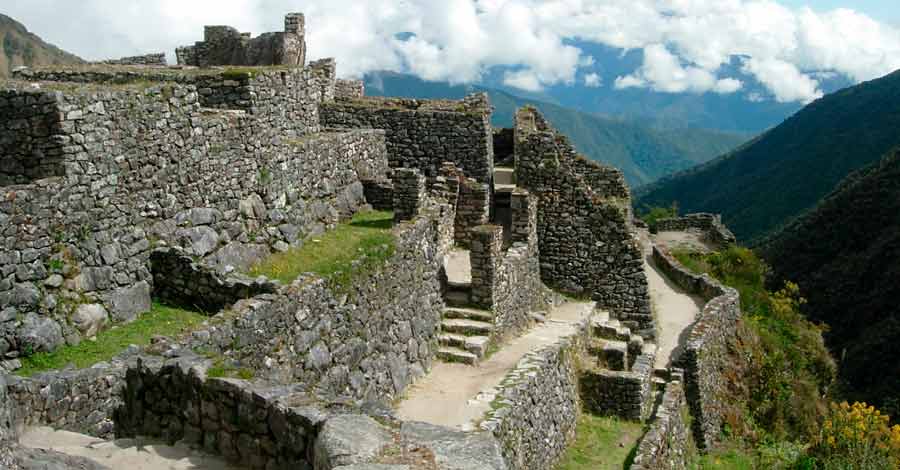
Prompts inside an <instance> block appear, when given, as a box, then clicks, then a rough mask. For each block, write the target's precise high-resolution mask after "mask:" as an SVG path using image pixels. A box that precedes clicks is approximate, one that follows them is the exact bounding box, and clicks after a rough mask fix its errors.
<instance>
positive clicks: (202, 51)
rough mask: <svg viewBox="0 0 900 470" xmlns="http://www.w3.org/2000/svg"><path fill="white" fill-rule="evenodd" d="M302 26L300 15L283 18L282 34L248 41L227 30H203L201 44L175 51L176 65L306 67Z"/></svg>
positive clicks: (228, 27)
mask: <svg viewBox="0 0 900 470" xmlns="http://www.w3.org/2000/svg"><path fill="white" fill-rule="evenodd" d="M305 36H306V22H305V19H304V16H303V14H302V13H289V14H288V15H286V16H285V17H284V31H283V32H274V33H265V34H262V35H260V36H259V37H256V38H251V37H250V33H241V32H239V31H238V30H236V29H234V28H232V27H230V26H206V27H205V28H204V32H203V41H199V42H197V43H195V44H194V45H193V46H184V47H179V48H178V49H176V50H175V55H176V57H177V58H178V64H179V65H194V66H199V67H209V66H213V65H250V66H253V65H285V66H291V67H302V66H303V65H304V64H305V63H306V37H305Z"/></svg>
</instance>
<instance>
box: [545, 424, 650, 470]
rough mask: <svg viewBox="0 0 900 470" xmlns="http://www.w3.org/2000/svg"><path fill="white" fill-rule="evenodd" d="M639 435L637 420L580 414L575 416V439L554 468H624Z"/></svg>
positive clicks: (559, 469)
mask: <svg viewBox="0 0 900 470" xmlns="http://www.w3.org/2000/svg"><path fill="white" fill-rule="evenodd" d="M643 434H644V428H643V425H642V424H640V423H633V422H629V421H623V420H620V419H618V418H609V417H601V416H594V415H590V414H587V413H584V414H582V415H581V417H580V418H579V419H578V428H577V430H576V438H575V442H574V443H573V444H572V445H571V446H569V448H568V449H567V450H566V453H565V455H564V456H563V458H562V461H561V462H560V463H559V465H557V467H556V470H605V469H622V468H628V467H629V466H630V465H631V461H632V460H633V459H634V453H635V452H636V451H637V443H638V440H640V438H641V436H643Z"/></svg>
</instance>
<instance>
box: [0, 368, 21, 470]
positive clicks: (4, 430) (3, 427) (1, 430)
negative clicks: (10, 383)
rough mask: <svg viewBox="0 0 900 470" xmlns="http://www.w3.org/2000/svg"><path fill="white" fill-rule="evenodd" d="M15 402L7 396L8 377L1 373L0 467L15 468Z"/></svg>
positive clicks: (13, 469)
mask: <svg viewBox="0 0 900 470" xmlns="http://www.w3.org/2000/svg"><path fill="white" fill-rule="evenodd" d="M14 407H15V402H14V401H13V400H11V399H10V398H9V397H8V396H7V391H6V377H5V376H4V375H3V374H0V468H6V469H9V470H15V469H17V468H18V467H17V466H16V464H15V462H14V461H13V454H12V449H13V445H14V444H15V443H16V427H15V423H14V421H13V420H14V419H15V418H14V415H15V409H14Z"/></svg>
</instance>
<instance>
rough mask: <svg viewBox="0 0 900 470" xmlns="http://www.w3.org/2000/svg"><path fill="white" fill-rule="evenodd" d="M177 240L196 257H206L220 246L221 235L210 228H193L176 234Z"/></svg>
mask: <svg viewBox="0 0 900 470" xmlns="http://www.w3.org/2000/svg"><path fill="white" fill-rule="evenodd" d="M175 239H176V240H177V241H178V242H179V244H180V245H182V246H184V247H185V251H186V252H187V253H188V254H190V255H194V256H206V255H207V254H209V253H212V252H213V250H215V249H216V247H218V246H219V234H218V233H216V231H215V230H213V229H211V228H209V227H203V226H201V227H191V228H186V229H181V230H178V231H177V232H175Z"/></svg>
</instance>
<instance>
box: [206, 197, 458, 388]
mask: <svg viewBox="0 0 900 470" xmlns="http://www.w3.org/2000/svg"><path fill="white" fill-rule="evenodd" d="M451 221H452V211H446V212H442V206H432V207H428V208H425V209H424V210H423V215H421V216H420V217H418V218H416V219H415V220H413V221H411V222H408V223H403V224H401V225H399V226H397V227H396V228H395V234H396V237H397V240H396V251H395V253H394V255H393V256H392V257H391V258H390V259H389V260H388V261H387V262H386V264H385V265H384V266H382V267H381V268H379V269H378V270H377V271H376V272H374V273H372V274H370V275H368V276H366V277H363V278H360V279H357V280H356V281H355V282H354V283H353V285H352V286H351V287H349V288H347V290H341V289H338V288H336V287H333V286H331V285H330V284H329V283H328V282H326V281H325V280H322V279H320V278H318V277H316V276H312V275H309V276H301V277H300V278H299V279H297V280H296V281H294V283H292V284H291V285H290V286H287V287H285V288H283V289H282V290H281V291H280V292H279V293H277V294H271V295H261V296H257V297H254V298H252V299H249V300H246V301H242V302H238V303H237V304H236V305H235V306H234V307H233V308H232V309H231V311H230V312H228V313H227V314H223V315H220V316H219V317H218V318H214V319H213V324H212V326H210V328H209V329H207V330H204V331H199V332H195V333H194V334H193V340H192V341H191V346H192V348H193V349H198V348H199V349H200V350H207V351H214V352H216V353H217V354H223V355H225V356H227V357H230V358H233V359H234V360H236V361H239V362H240V363H242V364H244V365H245V366H247V367H250V368H251V369H254V370H258V371H265V373H266V374H267V375H268V376H269V378H271V379H273V380H277V381H279V382H282V383H293V382H297V383H303V384H306V385H307V386H309V387H310V388H312V389H315V390H320V391H322V392H323V393H327V394H334V395H342V396H352V397H357V398H366V399H371V400H379V399H391V398H393V397H396V396H398V395H399V394H400V393H401V392H402V391H403V390H404V389H405V387H406V386H407V385H408V384H410V383H411V382H412V381H413V380H415V379H416V378H418V377H421V376H422V375H424V373H425V371H426V370H428V369H429V368H430V365H431V361H432V360H433V358H434V356H435V353H436V350H437V333H438V329H439V322H440V318H441V312H442V310H443V307H444V305H443V300H442V298H441V285H440V276H439V272H440V270H441V268H442V261H443V256H444V253H443V252H441V250H440V246H441V238H442V237H447V236H449V235H446V230H447V229H448V228H450V229H451V230H452V224H451ZM451 233H452V232H451ZM442 234H443V235H442Z"/></svg>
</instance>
